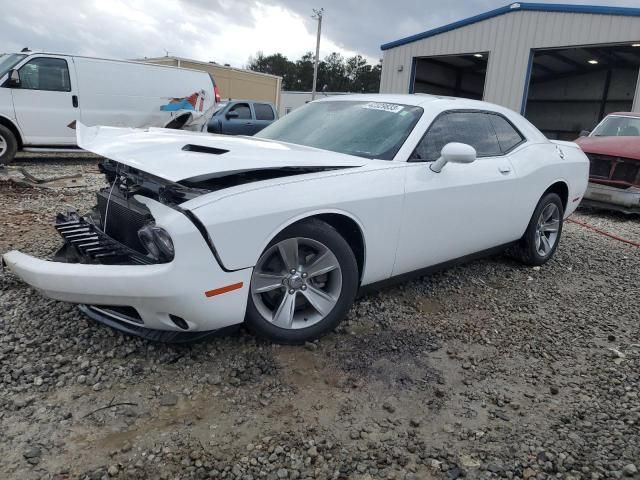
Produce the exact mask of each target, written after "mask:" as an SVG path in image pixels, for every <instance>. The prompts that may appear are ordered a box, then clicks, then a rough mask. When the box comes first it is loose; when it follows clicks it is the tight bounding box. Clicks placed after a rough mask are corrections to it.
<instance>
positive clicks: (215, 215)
mask: <svg viewBox="0 0 640 480" xmlns="http://www.w3.org/2000/svg"><path fill="white" fill-rule="evenodd" d="M403 165H404V164H402V163H396V162H386V161H372V162H371V164H369V165H367V166H364V167H360V168H354V169H348V170H342V171H339V172H331V173H328V174H327V173H324V174H321V176H313V175H302V176H300V177H293V179H288V180H287V181H285V182H282V181H280V183H273V184H268V185H265V182H261V183H260V184H251V185H246V186H243V187H236V188H233V189H229V190H228V191H227V194H226V195H225V196H223V197H221V198H220V197H218V199H216V200H214V201H212V202H211V203H208V204H205V205H202V206H198V207H197V208H195V209H193V213H194V214H195V215H196V216H197V217H198V218H199V219H200V220H201V221H202V223H203V224H204V225H205V226H206V228H207V231H208V233H209V235H210V237H211V239H212V242H213V244H214V245H215V247H216V250H217V251H218V255H219V257H220V260H221V261H222V263H223V265H224V267H225V268H227V269H229V270H236V269H241V268H246V267H252V266H254V265H255V264H256V262H257V260H258V258H259V257H260V254H261V253H262V251H263V250H264V249H265V247H266V246H267V245H268V244H269V242H270V241H271V240H272V239H273V238H274V237H275V236H276V235H277V234H278V233H279V232H281V231H282V230H283V229H285V228H286V227H287V226H289V225H291V224H293V223H295V222H297V221H299V220H302V219H304V218H309V217H312V216H314V215H319V214H324V213H337V214H341V215H345V216H347V217H349V218H351V219H353V220H354V221H355V222H356V223H357V224H358V225H359V227H360V229H361V231H362V234H363V236H364V243H365V267H364V272H363V277H362V283H363V284H367V283H371V282H375V281H379V280H384V279H386V278H389V277H390V276H391V271H392V268H393V263H394V259H395V252H396V245H397V236H398V232H399V227H400V219H401V215H400V212H401V209H402V200H403V195H404V173H403V172H404V170H403V168H402V167H403ZM184 207H185V208H188V204H185V205H184Z"/></svg>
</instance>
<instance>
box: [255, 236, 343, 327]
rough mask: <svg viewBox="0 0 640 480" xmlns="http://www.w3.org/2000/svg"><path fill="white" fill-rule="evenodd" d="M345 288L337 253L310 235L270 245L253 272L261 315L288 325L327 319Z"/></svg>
mask: <svg viewBox="0 0 640 480" xmlns="http://www.w3.org/2000/svg"><path fill="white" fill-rule="evenodd" d="M341 292H342V270H341V268H340V263H339V262H338V259H337V257H336V256H335V254H334V253H333V252H332V251H331V250H330V249H329V248H328V247H327V246H326V245H324V244H323V243H321V242H318V241H317V240H313V239H310V238H301V237H296V238H287V239H285V240H282V241H280V242H278V243H276V244H275V245H273V246H271V247H270V248H269V249H267V250H266V251H265V252H264V253H263V254H262V256H261V257H260V259H259V260H258V263H257V264H256V267H255V268H254V270H253V274H252V276H251V295H252V298H253V302H254V305H255V306H256V309H257V310H258V312H259V313H260V315H261V316H262V317H263V318H264V319H265V320H266V321H268V322H270V323H272V324H273V325H275V326H277V327H280V328H284V329H301V328H307V327H310V326H312V325H315V324H316V323H318V322H320V321H321V320H323V319H324V318H325V317H326V316H327V315H328V314H329V313H330V312H331V311H332V310H333V308H334V307H335V306H336V304H337V303H338V299H339V298H340V294H341Z"/></svg>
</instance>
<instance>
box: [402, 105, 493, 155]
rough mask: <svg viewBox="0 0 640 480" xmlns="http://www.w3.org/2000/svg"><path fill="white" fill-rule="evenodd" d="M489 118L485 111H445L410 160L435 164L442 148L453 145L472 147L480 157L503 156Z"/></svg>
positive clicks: (433, 124) (428, 131)
mask: <svg viewBox="0 0 640 480" xmlns="http://www.w3.org/2000/svg"><path fill="white" fill-rule="evenodd" d="M487 117H488V115H487V114H485V113H483V112H445V113H444V114H442V115H440V116H439V117H438V118H436V119H435V120H434V122H433V123H432V124H431V126H430V127H429V130H427V133H426V134H425V136H424V137H423V138H422V140H420V143H419V144H418V146H417V147H416V149H415V150H414V152H413V154H412V155H411V158H410V159H409V161H411V162H434V161H436V160H437V159H438V158H439V157H440V152H441V150H442V148H443V147H444V146H445V145H446V144H447V143H451V142H459V143H466V144H467V145H471V146H472V147H473V148H475V149H476V152H478V157H494V156H498V155H502V150H501V149H500V145H499V144H498V138H497V136H496V133H495V132H494V130H493V127H492V126H491V123H490V121H489V118H487Z"/></svg>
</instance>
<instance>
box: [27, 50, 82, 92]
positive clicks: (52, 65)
mask: <svg viewBox="0 0 640 480" xmlns="http://www.w3.org/2000/svg"><path fill="white" fill-rule="evenodd" d="M20 88H23V89H27V90H47V91H50V92H70V91H71V81H70V79H69V67H68V66H67V62H66V60H63V59H61V58H45V57H39V58H34V59H33V60H31V61H30V62H29V63H27V64H25V65H24V66H22V68H20Z"/></svg>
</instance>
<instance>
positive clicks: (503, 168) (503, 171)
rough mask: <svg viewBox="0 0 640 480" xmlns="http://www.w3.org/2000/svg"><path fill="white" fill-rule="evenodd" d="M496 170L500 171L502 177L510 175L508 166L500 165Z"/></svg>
mask: <svg viewBox="0 0 640 480" xmlns="http://www.w3.org/2000/svg"><path fill="white" fill-rule="evenodd" d="M498 170H499V171H500V173H501V174H503V175H508V174H510V173H511V167H510V166H509V165H500V166H499V167H498Z"/></svg>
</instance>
